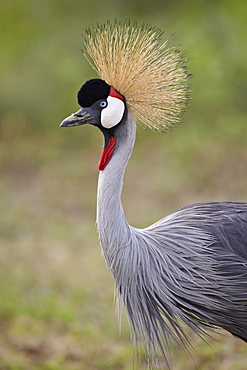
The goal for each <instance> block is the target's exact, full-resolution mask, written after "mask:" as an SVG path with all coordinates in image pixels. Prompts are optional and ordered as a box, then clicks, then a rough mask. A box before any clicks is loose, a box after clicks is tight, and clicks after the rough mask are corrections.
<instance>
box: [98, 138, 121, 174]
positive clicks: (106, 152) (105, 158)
mask: <svg viewBox="0 0 247 370" xmlns="http://www.w3.org/2000/svg"><path fill="white" fill-rule="evenodd" d="M116 141H117V139H116V138H115V136H112V137H111V138H110V140H109V143H108V144H107V146H106V147H105V148H104V149H103V151H102V154H101V157H100V161H99V164H98V169H99V170H100V171H103V169H104V168H105V167H106V166H107V165H108V163H109V162H110V159H111V157H112V154H113V152H114V149H115V146H116Z"/></svg>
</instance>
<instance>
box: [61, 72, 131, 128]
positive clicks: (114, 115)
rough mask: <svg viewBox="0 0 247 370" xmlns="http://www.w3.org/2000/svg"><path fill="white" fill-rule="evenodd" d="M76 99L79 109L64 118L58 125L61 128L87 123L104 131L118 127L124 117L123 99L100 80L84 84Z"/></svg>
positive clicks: (112, 88)
mask: <svg viewBox="0 0 247 370" xmlns="http://www.w3.org/2000/svg"><path fill="white" fill-rule="evenodd" d="M77 99H78V103H79V105H80V106H81V109H80V110H79V111H78V112H76V113H73V114H71V115H70V116H69V117H67V118H65V120H63V122H62V123H61V124H60V126H61V127H72V126H80V125H84V124H86V123H89V124H91V125H94V126H97V127H99V128H100V129H101V130H102V131H104V129H111V128H113V127H115V126H116V125H118V124H119V123H120V122H121V120H122V118H123V116H124V112H125V99H124V97H123V96H122V95H121V94H120V93H119V92H117V91H116V90H115V89H114V87H112V86H110V85H108V84H107V83H106V82H105V81H103V80H101V79H92V80H89V81H87V82H85V84H84V85H82V87H81V88H80V90H79V92H78V94H77Z"/></svg>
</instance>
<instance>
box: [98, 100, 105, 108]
mask: <svg viewBox="0 0 247 370" xmlns="http://www.w3.org/2000/svg"><path fill="white" fill-rule="evenodd" d="M99 106H100V108H105V107H107V101H106V100H103V101H101V102H100V103H99Z"/></svg>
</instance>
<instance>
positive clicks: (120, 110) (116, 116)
mask: <svg viewBox="0 0 247 370" xmlns="http://www.w3.org/2000/svg"><path fill="white" fill-rule="evenodd" d="M107 102H108V105H107V107H106V108H104V109H102V111H101V124H102V126H103V127H105V128H111V127H114V126H116V125H117V124H118V123H119V122H120V121H121V119H122V118H123V115H124V110H125V105H124V102H123V101H122V100H120V99H118V98H114V97H112V96H108V98H107Z"/></svg>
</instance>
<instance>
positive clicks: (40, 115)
mask: <svg viewBox="0 0 247 370" xmlns="http://www.w3.org/2000/svg"><path fill="white" fill-rule="evenodd" d="M126 17H130V18H131V19H133V20H137V21H139V22H145V23H149V24H151V25H157V26H159V27H162V28H163V29H164V30H165V37H170V36H171V35H174V36H173V39H174V42H175V43H176V44H177V45H180V48H181V49H182V50H183V52H184V53H185V55H186V58H187V59H188V62H187V64H188V67H189V71H190V72H191V73H193V78H192V79H191V84H192V94H191V96H192V100H191V102H190V107H189V110H188V112H187V113H186V115H185V117H184V120H183V123H182V124H181V125H179V126H178V127H176V129H174V130H173V132H170V133H168V134H167V135H157V134H155V133H153V132H150V131H149V130H143V129H141V128H140V129H138V133H137V142H136V147H135V150H134V153H133V156H132V158H131V161H130V163H129V166H128V169H127V173H126V177H125V183H124V193H123V203H124V207H125V210H126V215H127V218H128V220H129V223H130V224H132V225H134V226H137V227H143V226H147V225H148V224H150V223H152V222H154V221H156V220H157V219H159V218H161V217H163V216H165V215H166V214H168V213H169V212H171V211H173V210H174V209H176V208H178V207H181V206H183V205H184V204H186V203H192V202H199V201H209V200H212V201H216V200H219V201H223V200H225V201H227V200H228V201H246V200H247V186H246V184H247V171H246V167H247V143H246V142H247V120H246V113H247V103H246V102H247V44H246V36H247V21H246V20H247V2H246V0H238V1H235V2H234V1H232V0H221V1H216V0H214V1H209V0H207V1H200V0H197V1H195V0H194V1H193V0H187V1H184V0H174V1H167V0H165V1H164V0H163V1H161V0H160V1H158V0H153V1H148V0H132V1H131V0H125V1H122V2H118V1H116V0H105V1H96V0H91V1H89V2H87V1H85V0H81V1H68V0H67V1H66V0H59V1H58V0H54V1H50V0H42V1H37V0H33V1H28V0H8V1H7V0H1V2H0V40H1V56H0V77H1V80H0V81H1V83H0V112H1V113H0V145H1V148H0V169H1V170H0V171H1V172H0V173H1V181H0V192H1V198H0V369H82V370H84V369H86V370H96V369H97V370H101V369H102V370H108V369H114V370H115V369H116V370H122V369H123V370H127V369H132V368H133V351H132V347H131V345H130V338H129V328H128V324H127V321H126V318H125V316H124V320H123V328H122V333H121V336H119V332H118V326H117V320H116V318H115V312H114V306H113V281H112V278H111V276H110V273H109V272H108V271H107V269H106V267H105V262H104V260H103V258H102V257H101V254H100V247H99V243H98V237H97V234H96V230H95V204H96V184H97V175H98V171H97V162H98V159H99V156H100V152H101V146H102V138H101V134H100V132H98V131H97V130H96V129H93V128H92V127H83V128H74V129H60V128H59V123H60V122H61V121H62V120H63V119H64V118H65V117H66V116H68V115H69V114H70V113H71V112H74V111H76V110H77V109H78V106H77V102H76V93H77V91H78V89H79V88H80V86H81V85H82V84H83V83H84V81H85V80H86V79H89V78H93V77H95V74H94V72H93V71H92V69H91V68H90V67H89V66H88V64H87V62H86V61H85V59H84V58H83V56H82V53H81V51H80V49H81V48H82V39H81V34H82V33H83V32H84V30H85V28H87V27H88V26H90V25H92V24H95V23H96V22H105V21H106V20H107V19H113V18H119V19H122V20H124V19H125V18H126ZM215 337H216V338H217V339H218V341H213V340H212V341H211V340H210V341H209V343H210V345H211V347H212V348H210V346H208V345H206V344H205V343H204V342H203V341H202V340H199V339H196V338H193V340H194V341H195V350H196V352H197V354H196V356H195V358H196V360H195V362H193V361H192V360H191V359H190V358H189V356H188V355H187V354H184V353H182V352H181V351H180V350H178V349H177V348H176V347H175V346H174V358H175V361H174V369H175V370H180V369H183V370H184V369H192V370H193V369H203V370H205V369H207V370H209V369H210V370H211V369H220V370H229V369H242V370H244V369H246V362H247V347H246V345H245V344H244V343H243V342H241V341H240V340H237V339H234V338H232V337H231V336H229V335H228V334H227V333H221V335H217V336H215ZM144 368H145V365H144V362H143V363H141V362H140V363H139V365H138V369H144ZM164 368H165V365H164Z"/></svg>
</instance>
